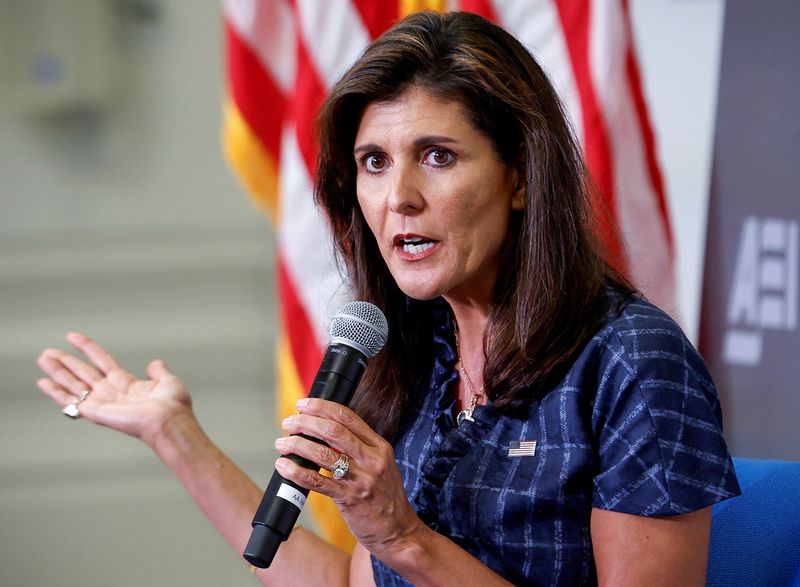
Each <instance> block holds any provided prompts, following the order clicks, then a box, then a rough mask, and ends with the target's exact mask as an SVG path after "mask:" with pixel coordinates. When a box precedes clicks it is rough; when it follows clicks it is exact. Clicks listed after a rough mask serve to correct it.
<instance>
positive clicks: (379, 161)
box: [359, 153, 387, 173]
mask: <svg viewBox="0 0 800 587" xmlns="http://www.w3.org/2000/svg"><path fill="white" fill-rule="evenodd" d="M359 163H360V164H361V167H363V168H364V169H366V170H367V172H368V173H380V172H381V171H383V170H384V169H386V166H387V161H386V155H383V154H381V153H365V154H364V155H362V156H361V157H360V158H359Z"/></svg>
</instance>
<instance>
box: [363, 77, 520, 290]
mask: <svg viewBox="0 0 800 587" xmlns="http://www.w3.org/2000/svg"><path fill="white" fill-rule="evenodd" d="M354 154H355V158H356V164H357V166H358V175H357V182H356V188H357V194H358V203H359V205H360V206H361V211H362V212H363V214H364V217H365V218H366V221H367V224H369V227H370V229H371V230H372V232H373V234H374V235H375V239H376V240H377V241H378V246H379V247H380V251H381V254H382V255H383V258H384V260H385V261H386V264H387V265H388V266H389V271H391V273H392V276H393V277H394V279H395V280H396V281H397V284H398V286H399V287H400V289H401V290H402V291H403V292H404V293H405V294H406V295H408V296H410V297H412V298H416V299H421V300H427V299H432V298H435V297H437V296H440V295H443V296H445V298H447V299H448V301H462V302H469V303H488V302H489V301H490V300H491V296H492V290H493V287H494V284H495V281H496V280H497V272H498V268H499V266H500V252H501V250H502V247H503V244H504V242H505V240H506V236H507V233H508V225H509V216H510V214H511V211H512V210H521V209H522V208H523V207H524V201H525V195H524V186H523V183H522V181H520V180H519V178H518V174H517V172H516V171H515V170H514V169H513V168H512V167H510V166H506V165H504V164H503V163H502V161H501V160H500V158H499V156H498V154H497V153H496V152H495V150H494V148H493V146H492V142H491V140H490V139H489V138H488V137H486V136H485V135H484V134H483V133H481V132H479V131H478V130H477V129H476V128H475V127H474V126H473V125H472V123H471V122H470V121H469V120H468V118H467V117H466V115H465V112H464V110H463V107H462V105H461V103H460V102H458V101H445V100H441V99H439V98H436V97H433V96H432V95H430V94H429V93H426V92H425V91H423V90H420V89H418V88H411V89H410V90H408V91H407V92H405V93H404V94H402V95H401V96H400V97H399V98H397V99H396V100H393V101H391V102H376V103H372V104H370V105H369V106H367V108H366V109H365V111H364V114H363V117H362V119H361V124H360V126H359V128H358V134H357V135H356V141H355V148H354Z"/></svg>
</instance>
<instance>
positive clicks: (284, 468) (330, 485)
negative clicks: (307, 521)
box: [275, 458, 347, 499]
mask: <svg viewBox="0 0 800 587" xmlns="http://www.w3.org/2000/svg"><path fill="white" fill-rule="evenodd" d="M275 468H276V469H277V470H278V472H279V473H280V474H281V475H282V476H283V477H285V478H286V479H290V480H292V481H294V482H295V483H297V484H298V485H300V486H301V487H305V488H306V489H311V490H312V491H316V492H317V493H321V494H323V495H327V496H328V497H330V498H332V499H340V498H341V497H342V496H343V495H345V494H346V487H345V484H344V483H342V481H345V479H347V478H345V479H340V480H338V481H334V480H333V479H330V478H329V477H325V476H323V475H320V474H319V473H317V472H316V471H312V470H311V469H306V468H304V467H301V466H300V465H298V464H297V463H295V462H294V461H291V460H289V459H287V458H280V459H278V460H277V461H275Z"/></svg>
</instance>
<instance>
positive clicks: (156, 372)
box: [147, 359, 174, 379]
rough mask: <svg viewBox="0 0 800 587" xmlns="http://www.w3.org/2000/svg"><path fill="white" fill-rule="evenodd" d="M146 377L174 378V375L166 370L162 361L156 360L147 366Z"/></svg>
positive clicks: (165, 365)
mask: <svg viewBox="0 0 800 587" xmlns="http://www.w3.org/2000/svg"><path fill="white" fill-rule="evenodd" d="M147 376H148V377H149V378H150V379H164V378H165V377H174V375H173V374H172V373H171V372H170V370H169V369H168V368H167V364H166V363H165V362H164V361H163V359H156V360H154V361H151V362H150V364H149V365H148V366H147Z"/></svg>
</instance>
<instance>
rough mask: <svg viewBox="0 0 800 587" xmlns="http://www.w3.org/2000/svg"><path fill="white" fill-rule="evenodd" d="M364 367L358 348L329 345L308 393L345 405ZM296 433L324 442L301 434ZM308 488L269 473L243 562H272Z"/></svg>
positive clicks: (259, 564)
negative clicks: (270, 477)
mask: <svg viewBox="0 0 800 587" xmlns="http://www.w3.org/2000/svg"><path fill="white" fill-rule="evenodd" d="M366 366H367V362H366V357H365V355H364V354H362V353H361V352H360V351H358V350H356V349H354V348H353V347H350V346H348V345H345V344H332V345H330V346H329V347H328V349H327V351H326V352H325V356H324V357H323V359H322V364H321V365H320V368H319V371H317V376H316V377H315V378H314V383H313V384H312V385H311V390H310V391H309V393H308V396H309V397H316V398H321V399H326V400H330V401H333V402H336V403H339V404H342V405H345V406H346V405H347V404H349V403H350V399H351V398H352V397H353V392H354V391H355V389H356V387H357V386H358V382H359V380H360V379H361V375H362V374H363V373H364V369H365V368H366ZM300 436H302V437H303V438H308V439H309V440H313V441H314V442H318V443H320V444H325V443H324V442H323V441H321V440H319V439H317V438H312V437H310V436H306V435H305V434H301V435H300ZM287 458H289V459H291V460H293V461H294V462H296V463H297V464H298V465H300V466H301V467H305V468H307V469H315V470H319V466H318V465H317V464H316V463H314V462H312V461H310V460H308V459H305V458H303V457H299V456H297V455H287ZM308 491H309V490H308V489H306V488H304V487H300V486H299V485H297V484H296V483H294V482H293V481H289V480H288V479H285V478H284V477H283V476H282V475H281V474H280V473H278V472H277V471H275V472H274V473H273V474H272V479H270V482H269V485H267V489H266V491H264V497H263V498H262V499H261V504H260V505H259V506H258V510H256V513H255V516H253V532H252V534H251V535H250V540H249V541H248V542H247V546H246V547H245V549H244V553H243V556H244V558H245V560H246V561H247V562H249V563H250V564H251V565H253V566H254V567H258V568H261V569H266V568H267V567H269V565H270V564H272V559H273V558H275V553H277V551H278V547H279V546H280V544H281V542H283V541H284V540H286V539H287V538H289V534H290V533H291V531H292V528H294V526H295V524H296V523H297V518H298V517H299V516H300V512H301V511H302V509H303V506H304V505H305V503H306V497H307V496H308Z"/></svg>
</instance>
